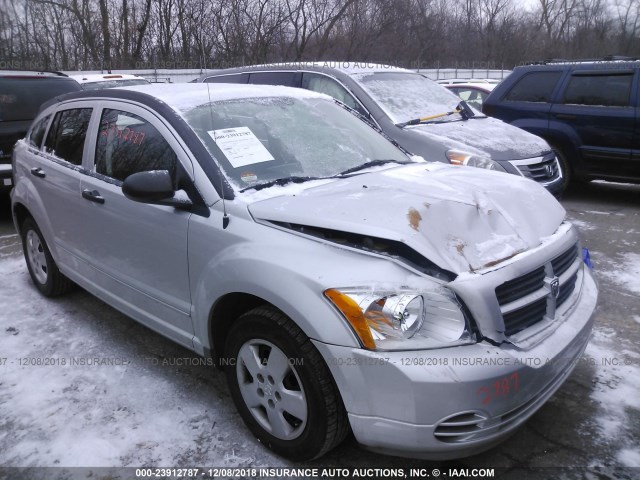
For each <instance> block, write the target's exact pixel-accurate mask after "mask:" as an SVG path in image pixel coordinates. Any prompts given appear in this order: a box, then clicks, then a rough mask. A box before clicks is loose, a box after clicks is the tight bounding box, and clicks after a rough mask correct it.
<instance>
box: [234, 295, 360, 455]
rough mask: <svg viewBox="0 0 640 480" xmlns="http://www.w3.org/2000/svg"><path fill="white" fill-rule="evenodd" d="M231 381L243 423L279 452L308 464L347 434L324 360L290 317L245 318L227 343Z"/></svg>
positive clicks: (255, 313)
mask: <svg viewBox="0 0 640 480" xmlns="http://www.w3.org/2000/svg"><path fill="white" fill-rule="evenodd" d="M226 357H227V359H228V360H229V363H230V365H231V366H229V367H227V372H226V373H227V381H228V383H229V388H230V390H231V396H232V397H233V400H234V402H235V404H236V407H237V409H238V412H239V413H240V415H241V416H242V419H243V420H244V422H245V424H246V425H247V426H248V427H249V429H250V430H251V432H252V433H253V434H254V435H255V436H256V438H257V439H258V440H259V441H260V442H262V443H264V444H265V445H266V446H267V447H269V448H270V449H271V450H273V451H274V452H275V453H277V454H279V455H282V456H283V457H287V458H290V459H292V460H309V459H312V458H317V457H320V456H322V455H324V454H325V453H326V452H328V451H329V450H331V449H332V448H334V447H335V446H337V445H338V444H339V443H340V442H341V441H342V440H343V439H344V437H345V436H346V434H347V432H348V421H347V416H346V412H345V410H344V407H343V405H342V401H341V399H340V396H339V393H338V391H337V388H336V386H335V384H334V382H333V378H332V377H331V374H330V372H329V370H328V368H327V365H326V364H325V362H324V360H323V359H322V357H321V356H320V354H319V353H318V351H317V350H316V348H315V347H314V346H313V344H312V343H311V341H310V340H309V339H308V338H307V337H306V336H305V335H304V333H303V332H302V330H300V328H299V327H298V326H297V325H296V324H295V323H293V322H292V321H291V320H290V319H289V318H288V317H286V316H285V315H283V314H282V313H280V312H279V311H276V310H273V309H271V308H266V307H260V308H256V309H254V310H251V311H250V312H248V313H246V314H244V315H242V316H241V317H240V318H239V319H238V320H237V321H236V322H235V324H234V325H233V327H232V328H231V331H230V332H229V336H228V338H227V343H226Z"/></svg>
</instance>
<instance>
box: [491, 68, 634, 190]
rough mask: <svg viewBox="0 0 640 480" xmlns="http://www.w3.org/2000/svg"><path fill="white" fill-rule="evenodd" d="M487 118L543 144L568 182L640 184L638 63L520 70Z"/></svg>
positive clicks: (498, 91)
mask: <svg viewBox="0 0 640 480" xmlns="http://www.w3.org/2000/svg"><path fill="white" fill-rule="evenodd" d="M482 111H483V112H484V113H485V114H487V115H491V116H493V117H497V118H499V119H501V120H504V121H505V122H509V123H511V124H512V125H515V126H518V127H520V128H523V129H525V130H527V131H529V132H531V133H534V134H536V135H539V136H541V137H543V138H544V139H546V140H547V142H549V144H551V145H552V147H554V149H555V150H556V153H557V156H558V159H559V160H560V164H561V168H563V169H564V170H565V172H566V173H565V178H567V180H568V179H569V178H574V179H576V180H582V181H588V180H594V179H605V180H612V181H622V182H633V183H640V60H638V59H626V58H625V59H615V60H589V61H573V62H572V61H560V60H554V61H545V62H541V63H539V64H534V65H526V66H522V67H517V68H515V69H514V70H513V73H512V74H511V75H509V76H508V77H507V78H506V79H505V80H504V81H503V82H502V83H501V84H500V85H498V86H497V87H496V88H495V90H493V92H492V93H491V94H490V95H489V97H488V98H487V99H486V100H485V102H484V104H483V107H482ZM563 173H564V172H563Z"/></svg>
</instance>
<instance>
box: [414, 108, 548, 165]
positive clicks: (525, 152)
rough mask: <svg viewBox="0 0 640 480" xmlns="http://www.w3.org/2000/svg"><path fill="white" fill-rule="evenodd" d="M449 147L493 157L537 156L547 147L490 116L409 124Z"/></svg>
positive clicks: (533, 137)
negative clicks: (415, 124) (425, 123)
mask: <svg viewBox="0 0 640 480" xmlns="http://www.w3.org/2000/svg"><path fill="white" fill-rule="evenodd" d="M409 128H410V130H409V131H411V132H412V133H415V134H416V135H426V136H429V137H430V138H433V139H434V140H437V141H439V142H440V143H442V144H444V145H447V146H448V147H449V148H457V149H461V150H466V151H468V152H470V153H474V154H476V155H484V156H487V155H488V156H490V157H491V158H492V159H493V160H522V159H525V158H532V157H538V156H541V155H543V154H545V153H548V152H549V151H550V150H551V149H550V148H549V145H548V144H547V142H545V141H544V140H543V139H542V138H540V137H538V136H536V135H533V134H531V133H529V132H527V131H525V130H522V129H521V128H518V127H514V126H513V125H509V124H508V123H505V122H503V121H502V120H498V119H496V118H491V117H477V118H472V119H469V120H463V121H454V122H446V123H434V124H427V125H417V126H415V127H409Z"/></svg>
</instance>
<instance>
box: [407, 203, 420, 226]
mask: <svg viewBox="0 0 640 480" xmlns="http://www.w3.org/2000/svg"><path fill="white" fill-rule="evenodd" d="M407 218H408V219H409V226H410V227H411V228H413V229H414V230H415V231H416V232H417V231H418V229H419V228H420V221H421V220H422V216H421V215H420V212H419V211H418V210H416V209H415V208H413V207H412V208H410V209H409V211H408V212H407Z"/></svg>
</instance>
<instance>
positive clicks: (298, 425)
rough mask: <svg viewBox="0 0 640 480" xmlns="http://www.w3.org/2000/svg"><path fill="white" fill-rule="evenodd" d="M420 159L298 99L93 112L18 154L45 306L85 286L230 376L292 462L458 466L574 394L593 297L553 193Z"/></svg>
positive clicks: (76, 104) (172, 99) (181, 89)
mask: <svg viewBox="0 0 640 480" xmlns="http://www.w3.org/2000/svg"><path fill="white" fill-rule="evenodd" d="M470 170H471V169H460V168H457V167H451V166H447V165H443V164H432V163H426V162H424V161H423V160H421V159H420V158H416V157H409V156H407V155H406V154H405V152H403V151H402V150H400V149H398V148H397V147H396V146H394V144H393V143H392V142H391V141H389V140H388V139H387V138H385V137H384V136H382V135H380V134H379V133H377V132H376V131H375V130H373V129H372V128H371V127H370V126H368V125H367V124H365V123H364V122H361V121H360V120H358V119H357V118H356V117H354V116H353V115H351V113H349V111H348V110H347V109H346V108H345V107H344V106H343V105H341V104H338V103H336V102H335V101H334V100H332V99H331V98H329V97H327V96H324V95H321V94H316V93H313V92H307V91H303V90H297V89H290V88H286V87H262V86H247V85H242V86H231V85H215V86H213V85H207V84H189V85H154V86H144V87H131V88H126V89H112V90H103V91H93V92H89V91H88V92H79V93H74V94H70V95H66V96H63V97H59V98H57V99H56V100H55V101H54V102H52V103H51V104H49V105H48V106H47V107H46V108H44V110H43V111H42V112H41V113H40V115H39V116H38V118H37V119H36V120H35V122H34V124H33V125H32V127H31V130H30V131H29V133H28V135H27V138H26V139H24V140H22V141H20V142H19V143H18V144H17V146H16V148H15V153H14V172H15V179H16V185H15V188H14V190H13V192H12V212H13V218H14V222H15V225H16V228H17V229H18V231H19V232H20V235H21V237H22V241H23V246H24V253H25V258H26V262H27V265H28V268H29V272H30V274H31V277H32V280H33V282H34V284H35V285H36V287H37V288H38V289H39V290H40V291H41V292H42V293H43V294H45V295H48V296H54V295H60V294H62V293H64V292H66V291H68V290H69V288H70V287H71V286H72V284H73V283H77V284H79V285H80V286H82V287H83V288H85V289H86V290H88V291H90V292H91V293H93V294H95V295H96V296H98V297H99V298H101V299H103V300H104V301H105V302H107V303H108V304H110V305H111V306H113V307H114V308H116V309H118V310H120V311H122V312H124V313H125V314H127V315H129V316H131V317H132V318H134V319H136V320H137V321H139V322H141V323H143V324H145V325H147V326H148V327H150V328H152V329H154V330H156V331H157V332H160V333H161V334H163V335H165V336H167V337H168V338H170V339H172V340H174V341H176V342H178V343H180V344H181V345H184V346H186V347H187V348H190V349H192V350H194V351H195V352H197V353H199V354H201V355H203V356H212V357H213V358H215V359H216V361H217V363H218V364H219V365H220V366H222V367H223V368H224V370H225V372H226V375H227V378H228V382H229V387H230V391H231V394H232V397H233V399H234V401H235V404H236V406H237V408H238V411H239V412H240V415H241V416H242V418H243V420H244V421H245V423H246V424H247V426H248V427H249V429H250V430H251V431H252V432H253V434H254V435H255V436H256V438H257V439H258V440H259V441H261V442H262V443H264V444H265V445H267V446H268V447H269V448H271V449H272V450H273V451H275V452H276V453H278V454H280V455H283V456H286V457H289V458H292V459H297V460H302V459H310V458H316V457H319V456H321V455H323V454H324V453H326V452H327V451H329V450H330V449H332V448H334V447H336V446H337V445H338V444H339V443H340V442H341V441H342V440H343V439H344V438H345V436H346V435H347V434H348V432H349V431H352V432H353V434H354V436H355V438H356V439H357V441H358V442H359V443H360V444H362V445H363V446H365V447H366V448H369V449H372V450H375V451H379V452H383V453H387V454H394V455H401V456H410V457H420V458H428V459H446V458H455V457H462V456H465V455H471V454H474V453H477V452H480V451H482V450H485V449H487V448H490V447H492V446H493V445H496V444H497V443H499V442H500V441H501V440H503V439H505V438H506V437H507V436H509V435H510V434H511V433H512V432H513V431H514V430H515V429H516V428H518V427H519V426H520V425H522V424H523V423H524V422H525V421H526V420H527V419H528V418H529V417H530V416H531V415H532V414H533V413H534V412H535V411H536V410H537V409H539V408H540V407H541V406H542V405H543V404H544V403H545V402H546V401H547V400H548V399H549V397H550V396H551V395H553V393H554V392H555V391H556V390H557V389H558V388H559V387H560V385H561V384H562V383H563V382H564V380H565V379H566V378H567V376H568V375H569V374H570V373H571V371H572V370H573V367H574V366H575V364H576V362H577V360H578V359H579V358H580V356H581V355H582V352H583V350H584V348H585V346H586V344H587V341H588V339H589V336H590V333H591V328H592V314H593V311H594V309H595V305H596V300H597V293H598V292H597V287H596V284H595V282H594V278H593V275H592V273H591V271H590V270H589V268H587V267H585V265H584V263H583V261H582V256H581V247H580V244H579V240H578V235H577V232H576V230H575V228H574V227H573V226H572V225H571V224H570V223H568V222H567V221H566V220H565V212H564V210H563V209H562V207H561V206H560V205H559V204H558V202H557V201H556V200H555V199H554V198H553V197H552V195H551V194H549V193H548V192H547V191H546V190H545V189H544V188H542V187H541V186H539V185H537V184H535V183H534V182H530V181H528V180H526V179H524V178H518V177H516V176H513V175H507V174H504V173H499V172H493V171H483V170H478V169H474V170H473V171H470Z"/></svg>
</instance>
